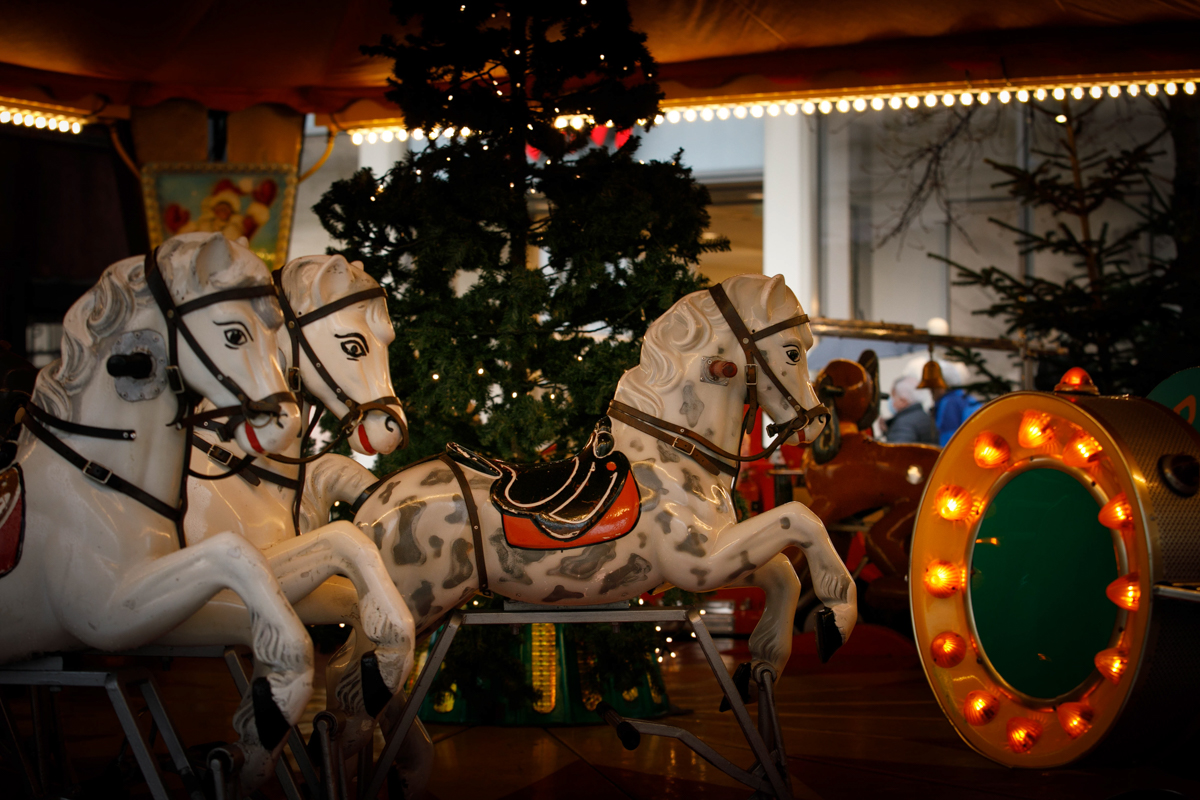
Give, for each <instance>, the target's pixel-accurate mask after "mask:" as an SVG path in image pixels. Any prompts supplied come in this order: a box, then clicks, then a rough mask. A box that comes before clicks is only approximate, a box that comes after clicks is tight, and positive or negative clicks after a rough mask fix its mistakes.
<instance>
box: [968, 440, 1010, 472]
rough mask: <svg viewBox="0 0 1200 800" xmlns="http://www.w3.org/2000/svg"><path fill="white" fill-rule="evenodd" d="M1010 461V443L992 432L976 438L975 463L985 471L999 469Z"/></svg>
mask: <svg viewBox="0 0 1200 800" xmlns="http://www.w3.org/2000/svg"><path fill="white" fill-rule="evenodd" d="M1007 461H1008V442H1006V441H1004V437H1003V436H1000V435H999V434H996V433H992V432H991V431H984V432H983V433H981V434H979V435H978V436H976V437H975V463H976V464H978V465H979V466H981V467H983V468H984V469H992V468H993V467H999V466H1002V465H1003V464H1005V463H1006V462H1007Z"/></svg>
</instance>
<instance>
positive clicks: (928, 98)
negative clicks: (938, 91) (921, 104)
mask: <svg viewBox="0 0 1200 800" xmlns="http://www.w3.org/2000/svg"><path fill="white" fill-rule="evenodd" d="M925 105H927V106H929V107H930V108H933V107H934V106H936V105H937V95H935V94H927V95H925Z"/></svg>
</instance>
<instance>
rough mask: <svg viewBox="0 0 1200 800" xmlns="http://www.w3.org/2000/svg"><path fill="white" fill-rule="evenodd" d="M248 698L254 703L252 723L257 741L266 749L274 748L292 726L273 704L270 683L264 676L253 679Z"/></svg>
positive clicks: (273, 699)
mask: <svg viewBox="0 0 1200 800" xmlns="http://www.w3.org/2000/svg"><path fill="white" fill-rule="evenodd" d="M250 699H251V702H252V703H253V704H254V725H255V727H256V728H257V729H258V741H259V742H261V743H262V746H263V747H264V748H266V749H267V750H274V749H275V747H276V746H277V745H278V744H279V743H280V742H282V741H283V737H285V736H287V733H288V730H290V729H291V727H292V726H291V724H289V723H288V721H287V717H285V716H284V715H283V712H282V711H280V710H279V706H278V705H276V704H275V698H274V697H272V696H271V683H270V681H268V680H267V679H266V677H265V676H260V677H257V678H255V679H254V683H253V684H252V685H251V687H250Z"/></svg>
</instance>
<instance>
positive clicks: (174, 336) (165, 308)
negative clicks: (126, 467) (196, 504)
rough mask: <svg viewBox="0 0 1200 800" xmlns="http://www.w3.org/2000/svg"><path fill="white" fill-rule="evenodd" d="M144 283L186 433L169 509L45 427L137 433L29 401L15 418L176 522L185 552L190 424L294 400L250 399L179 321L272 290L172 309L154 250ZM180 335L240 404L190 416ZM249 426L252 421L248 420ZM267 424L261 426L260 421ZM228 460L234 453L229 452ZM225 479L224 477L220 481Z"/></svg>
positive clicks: (74, 461)
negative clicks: (161, 327)
mask: <svg viewBox="0 0 1200 800" xmlns="http://www.w3.org/2000/svg"><path fill="white" fill-rule="evenodd" d="M145 277H146V285H147V286H148V287H149V289H150V293H151V295H152V296H153V297H154V301H155V303H157V304H158V308H159V311H161V312H162V315H163V319H164V320H165V321H166V324H167V334H168V342H169V345H168V346H169V350H168V354H169V355H168V362H169V363H168V365H167V370H166V372H167V380H168V383H169V385H170V387H171V391H172V392H174V394H175V397H176V401H177V402H178V403H179V408H178V409H177V411H176V413H175V419H174V420H172V421H171V422H170V423H168V424H170V425H174V426H175V428H176V429H177V430H183V431H185V436H186V441H185V443H184V450H183V470H182V475H181V477H180V481H179V496H178V498H177V500H176V503H177V505H175V506H172V505H169V504H167V503H165V502H163V501H162V500H160V499H158V498H157V497H155V496H154V495H152V494H150V493H149V492H147V491H145V490H144V489H142V488H141V487H139V486H137V485H135V484H133V483H130V482H129V481H127V480H125V479H124V478H122V477H121V476H120V475H117V474H115V473H114V472H113V471H112V470H111V469H109V468H108V467H106V466H104V465H103V464H101V463H99V462H97V461H92V460H91V459H88V458H85V457H84V456H82V455H80V454H79V453H78V452H76V451H75V449H74V448H72V447H71V446H70V445H68V444H67V443H66V442H64V441H63V440H62V439H60V438H58V437H57V436H55V435H54V434H53V433H51V432H50V431H49V430H48V429H47V426H49V427H52V428H57V429H59V430H62V431H66V432H67V433H71V434H75V435H78V436H87V437H91V438H96V439H113V440H118V441H133V440H134V439H136V438H137V432H136V431H133V430H127V429H123V428H101V427H97V426H93V425H81V424H80V423H77V422H71V421H69V420H65V419H61V418H59V417H57V416H55V415H54V414H51V413H50V412H49V411H46V410H45V409H43V408H41V407H40V406H37V405H35V404H33V403H32V402H30V403H28V404H27V405H26V406H25V407H24V409H22V413H21V414H20V416H19V418H18V420H17V421H18V422H19V423H21V424H22V425H24V426H25V427H26V428H28V429H29V432H30V433H32V434H33V435H34V436H35V437H37V438H38V439H39V440H41V441H42V442H44V443H45V444H46V445H47V446H48V447H49V448H50V449H51V450H53V451H54V452H56V453H58V455H59V456H61V457H62V458H63V459H64V460H65V461H66V462H67V463H69V464H71V465H73V466H74V467H75V468H76V469H78V470H79V471H80V472H82V473H83V474H84V476H85V477H87V478H90V479H91V480H93V481H96V482H97V483H99V484H100V485H102V486H107V487H108V488H110V489H114V490H116V491H118V492H120V493H122V494H124V495H125V496H127V497H131V498H133V499H134V500H136V501H137V502H139V503H141V504H142V505H143V506H145V507H146V508H149V509H150V510H151V511H153V512H155V513H156V514H158V515H159V516H161V517H165V518H166V519H169V520H171V522H173V523H174V524H175V536H176V538H177V539H178V540H179V547H180V549H183V548H184V547H186V546H187V539H186V537H185V535H184V530H183V518H184V515H185V514H186V513H187V478H188V473H189V472H190V470H189V469H188V460H189V459H190V454H191V445H192V426H193V425H194V424H196V423H199V424H200V425H201V426H202V427H206V428H207V427H209V426H208V425H207V424H206V423H207V421H208V419H209V417H210V416H212V415H213V414H215V413H218V412H219V413H221V414H224V415H229V416H230V418H229V422H228V423H226V425H225V426H223V427H224V428H225V429H226V430H232V429H234V428H236V426H237V425H238V424H240V423H241V421H243V420H245V421H247V422H250V417H251V415H253V414H268V415H276V416H278V414H279V411H280V406H279V404H280V402H282V401H284V400H292V399H293V398H292V395H291V394H290V393H289V392H276V393H275V394H272V395H270V396H268V397H266V398H263V399H262V400H250V399H249V398H248V397H247V396H246V393H245V392H244V391H243V390H242V388H241V387H240V386H239V385H238V384H237V382H236V381H235V380H233V379H232V378H230V377H229V376H228V375H225V374H223V373H222V372H221V370H220V368H219V367H218V366H217V365H216V363H215V362H214V361H213V360H212V359H211V358H210V357H209V356H208V354H207V353H206V352H205V351H204V349H203V348H202V347H200V343H199V342H198V341H197V340H196V337H195V336H194V335H193V334H192V332H191V329H189V328H188V326H187V324H186V323H185V322H184V320H183V316H184V315H185V314H189V313H191V312H193V311H198V310H199V309H201V308H205V307H207V306H210V305H213V304H214V303H222V302H225V301H229V300H250V299H253V298H255V297H271V296H274V294H275V290H274V288H273V287H271V286H246V287H242V288H237V289H226V290H224V291H221V292H214V293H213V294H210V295H205V296H204V297H201V298H198V299H196V300H192V301H191V302H188V303H183V304H182V305H176V304H175V301H174V300H173V299H172V297H171V293H170V290H169V289H167V284H166V281H165V280H163V277H162V273H161V272H160V271H159V268H158V248H155V249H154V250H153V251H152V252H151V253H149V254H148V255H147V256H146V266H145ZM178 334H183V338H184V339H185V340H187V343H188V344H189V345H190V346H191V348H192V352H193V353H195V354H196V357H197V358H198V359H200V362H201V363H202V364H204V366H205V368H207V369H208V371H209V372H211V373H212V375H213V377H214V378H216V379H217V380H218V381H219V382H220V383H221V385H222V386H224V387H225V388H226V389H228V390H229V391H230V392H232V393H233V396H234V397H236V398H237V399H238V405H236V406H226V407H224V408H221V409H217V411H216V412H207V413H205V414H191V411H192V408H193V407H194V405H195V395H194V393H192V392H190V391H189V390H188V389H187V387H186V386H185V385H184V383H183V375H182V373H181V372H180V369H179V360H178ZM250 424H251V425H253V423H252V422H250ZM264 424H265V423H264ZM229 455H230V457H231V458H232V454H229ZM252 460H253V456H247V457H246V459H243V460H242V462H245V465H247V466H248V464H249V461H252ZM242 466H243V464H242V463H241V462H239V466H238V468H237V469H235V470H234V471H232V472H230V473H229V474H230V475H232V474H237V472H238V471H239V470H240V469H241V468H242ZM224 477H228V475H222V476H221V478H224Z"/></svg>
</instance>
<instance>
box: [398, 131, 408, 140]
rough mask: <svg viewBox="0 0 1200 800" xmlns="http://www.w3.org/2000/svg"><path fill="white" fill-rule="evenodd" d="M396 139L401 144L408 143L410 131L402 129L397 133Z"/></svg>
mask: <svg viewBox="0 0 1200 800" xmlns="http://www.w3.org/2000/svg"><path fill="white" fill-rule="evenodd" d="M396 139H397V140H398V141H401V142H407V141H408V131H406V130H404V128H401V129H400V130H398V131H396Z"/></svg>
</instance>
